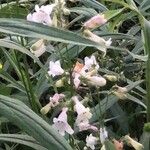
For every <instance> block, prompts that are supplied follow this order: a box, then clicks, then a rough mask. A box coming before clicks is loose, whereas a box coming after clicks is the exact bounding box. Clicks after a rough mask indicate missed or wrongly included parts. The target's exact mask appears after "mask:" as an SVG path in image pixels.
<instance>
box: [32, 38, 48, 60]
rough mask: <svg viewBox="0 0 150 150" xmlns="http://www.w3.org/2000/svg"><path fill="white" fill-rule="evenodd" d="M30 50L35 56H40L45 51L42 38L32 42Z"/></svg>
mask: <svg viewBox="0 0 150 150" xmlns="http://www.w3.org/2000/svg"><path fill="white" fill-rule="evenodd" d="M30 51H31V52H32V53H33V54H34V55H35V56H36V57H40V56H41V55H42V54H43V53H44V52H45V51H46V46H45V44H44V40H43V39H40V40H38V41H37V42H36V43H34V44H33V45H32V46H31V48H30Z"/></svg>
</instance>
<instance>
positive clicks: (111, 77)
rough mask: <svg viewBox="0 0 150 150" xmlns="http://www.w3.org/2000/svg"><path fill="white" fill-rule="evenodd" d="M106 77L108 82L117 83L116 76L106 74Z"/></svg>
mask: <svg viewBox="0 0 150 150" xmlns="http://www.w3.org/2000/svg"><path fill="white" fill-rule="evenodd" d="M104 77H105V78H106V79H107V80H109V81H112V82H116V81H117V77H116V76H114V75H108V74H105V75H104Z"/></svg>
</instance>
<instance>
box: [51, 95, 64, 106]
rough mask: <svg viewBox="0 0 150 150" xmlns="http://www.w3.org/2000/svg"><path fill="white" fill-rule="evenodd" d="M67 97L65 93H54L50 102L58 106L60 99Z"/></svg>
mask: <svg viewBox="0 0 150 150" xmlns="http://www.w3.org/2000/svg"><path fill="white" fill-rule="evenodd" d="M64 97H65V95H64V94H58V93H56V94H54V95H53V97H50V102H51V105H52V107H56V106H57V105H59V101H60V100H62V99H63V98H64Z"/></svg>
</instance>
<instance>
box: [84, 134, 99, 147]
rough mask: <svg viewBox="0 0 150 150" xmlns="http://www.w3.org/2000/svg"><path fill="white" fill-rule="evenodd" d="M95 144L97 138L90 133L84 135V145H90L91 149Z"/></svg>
mask: <svg viewBox="0 0 150 150" xmlns="http://www.w3.org/2000/svg"><path fill="white" fill-rule="evenodd" d="M96 144H97V138H96V137H95V136H93V135H92V134H90V135H89V136H87V137H86V146H87V147H90V148H91V149H92V150H94V149H95V145H96Z"/></svg>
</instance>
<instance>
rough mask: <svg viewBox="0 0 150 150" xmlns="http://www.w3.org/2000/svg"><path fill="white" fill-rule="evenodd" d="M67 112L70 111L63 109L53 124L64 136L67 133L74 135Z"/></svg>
mask: <svg viewBox="0 0 150 150" xmlns="http://www.w3.org/2000/svg"><path fill="white" fill-rule="evenodd" d="M67 111H68V108H63V109H62V112H61V113H60V115H59V116H58V118H54V119H53V122H54V124H53V126H54V127H55V128H56V129H57V130H58V132H59V133H60V134H61V135H62V136H64V135H65V132H67V133H68V134H73V133H74V131H73V129H72V128H71V126H70V125H69V124H68V122H67Z"/></svg>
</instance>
